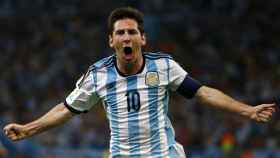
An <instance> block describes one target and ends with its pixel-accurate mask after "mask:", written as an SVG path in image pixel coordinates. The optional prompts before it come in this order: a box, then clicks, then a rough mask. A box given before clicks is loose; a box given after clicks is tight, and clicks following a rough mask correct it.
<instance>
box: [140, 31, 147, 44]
mask: <svg viewBox="0 0 280 158" xmlns="http://www.w3.org/2000/svg"><path fill="white" fill-rule="evenodd" d="M141 38H142V46H145V45H146V34H145V33H143V34H142V37H141Z"/></svg>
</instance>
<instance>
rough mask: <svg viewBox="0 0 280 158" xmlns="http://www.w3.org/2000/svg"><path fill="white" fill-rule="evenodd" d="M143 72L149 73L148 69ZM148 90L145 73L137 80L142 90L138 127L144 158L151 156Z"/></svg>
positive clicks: (141, 151) (138, 87) (138, 86)
mask: <svg viewBox="0 0 280 158" xmlns="http://www.w3.org/2000/svg"><path fill="white" fill-rule="evenodd" d="M143 72H147V68H146V67H144V70H143ZM143 88H146V84H145V73H142V74H139V77H138V78H137V89H140V92H141V93H140V105H141V109H140V111H139V115H138V120H139V121H138V125H139V133H140V134H141V135H140V136H139V137H140V141H139V143H140V153H141V157H142V158H147V157H149V156H151V152H150V150H151V144H150V140H151V136H150V129H151V128H150V124H149V117H150V116H149V103H148V99H149V97H148V91H147V90H143Z"/></svg>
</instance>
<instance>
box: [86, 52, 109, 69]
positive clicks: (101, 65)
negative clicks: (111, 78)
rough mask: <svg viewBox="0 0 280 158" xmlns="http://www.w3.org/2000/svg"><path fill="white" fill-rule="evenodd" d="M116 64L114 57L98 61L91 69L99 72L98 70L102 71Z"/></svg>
mask: <svg viewBox="0 0 280 158" xmlns="http://www.w3.org/2000/svg"><path fill="white" fill-rule="evenodd" d="M113 64H114V55H111V56H108V57H105V58H102V59H100V60H98V61H97V62H95V63H94V64H92V65H91V66H90V67H89V69H90V70H97V69H101V68H104V67H108V66H111V65H113Z"/></svg>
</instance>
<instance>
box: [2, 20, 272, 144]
mask: <svg viewBox="0 0 280 158" xmlns="http://www.w3.org/2000/svg"><path fill="white" fill-rule="evenodd" d="M145 44H146V38H145V35H144V34H141V33H140V31H139V29H138V24H137V22H136V21H135V20H133V19H121V20H118V21H116V22H115V24H114V30H113V32H112V34H111V35H109V46H110V47H111V48H113V49H114V50H115V52H116V58H117V66H118V69H119V70H120V71H121V72H122V73H124V74H126V75H133V74H136V73H137V72H138V71H139V70H140V69H141V66H142V64H143V56H142V50H141V48H142V46H144V45H145ZM124 47H131V48H132V54H130V55H125V54H124V52H123V48H124ZM195 98H197V100H198V101H199V102H200V103H202V104H204V105H207V106H212V107H215V108H219V109H224V110H227V111H231V112H234V113H237V114H239V115H242V116H245V117H246V118H249V119H252V120H254V121H257V122H268V121H269V120H270V119H271V117H272V115H273V113H274V112H275V104H274V103H273V104H260V105H257V106H250V105H247V104H244V103H242V102H239V101H236V100H234V99H233V98H231V97H229V96H228V95H226V94H224V93H223V92H221V91H219V90H217V89H214V88H210V87H207V86H202V87H201V88H199V89H198V91H197V93H196V95H195ZM73 116H74V114H73V113H71V112H70V111H69V110H68V109H67V108H66V106H64V105H63V103H60V104H58V105H56V106H55V107H53V108H52V109H51V110H50V111H49V112H47V113H46V114H45V115H43V116H42V117H40V118H38V119H37V120H35V121H32V122H30V123H27V124H16V123H11V124H8V125H7V126H5V127H4V133H5V134H6V135H7V137H9V138H10V139H11V140H13V141H17V140H21V139H25V138H27V137H30V136H32V135H35V134H38V133H41V132H43V131H46V130H48V129H50V128H53V127H56V126H59V125H61V124H63V123H65V122H66V121H68V120H70V119H71V118H72V117H73Z"/></svg>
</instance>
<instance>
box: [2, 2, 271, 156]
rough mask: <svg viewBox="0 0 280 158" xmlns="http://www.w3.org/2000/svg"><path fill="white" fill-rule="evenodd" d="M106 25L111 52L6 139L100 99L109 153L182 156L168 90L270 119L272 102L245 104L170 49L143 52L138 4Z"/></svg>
mask: <svg viewBox="0 0 280 158" xmlns="http://www.w3.org/2000/svg"><path fill="white" fill-rule="evenodd" d="M108 27H109V45H110V47H111V48H113V49H114V51H115V54H114V55H112V56H109V57H106V58H104V59H102V60H100V61H98V62H96V63H95V64H93V65H92V66H90V67H89V69H88V71H87V72H86V73H85V74H84V75H83V76H82V77H81V78H80V79H79V80H78V81H77V83H76V88H75V89H74V90H73V91H72V93H71V94H70V95H69V96H68V97H67V98H66V99H65V102H64V103H60V104H58V105H56V106H55V107H54V108H52V109H51V110H50V111H49V112H47V113H46V114H45V115H43V116H42V117H40V118H39V119H37V120H35V121H32V122H30V123H27V124H24V125H21V124H15V123H12V124H9V125H7V126H6V127H4V131H5V134H6V135H7V136H8V137H9V138H10V139H12V140H14V141H17V140H21V139H24V138H27V137H30V136H32V135H35V134H38V133H41V132H43V131H46V130H47V129H50V128H52V127H55V126H58V125H60V124H62V123H64V122H66V121H68V120H69V119H70V118H72V117H73V116H75V114H80V113H85V112H87V111H88V110H90V109H91V108H92V107H93V106H94V105H95V104H96V103H97V102H98V101H102V102H103V105H104V109H105V110H106V113H107V117H108V120H109V122H110V130H111V140H110V157H113V158H118V157H140V156H141V157H153V158H155V157H164V158H184V157H185V153H184V150H183V148H182V146H181V145H180V144H178V143H177V142H176V141H175V136H174V130H173V128H172V125H171V123H170V121H169V118H168V116H167V109H168V100H169V93H170V92H171V91H176V92H178V93H180V94H181V95H183V96H185V97H186V98H193V97H195V98H197V100H198V101H199V102H201V103H203V104H205V105H209V106H213V107H217V108H221V109H225V110H228V111H231V112H235V113H237V114H239V115H242V116H245V117H247V118H250V119H252V120H255V121H257V122H267V121H269V119H270V118H271V117H272V114H273V113H274V112H275V104H261V105H258V106H250V105H246V104H244V103H241V102H238V101H236V100H234V99H233V98H231V97H229V96H227V95H225V94H224V93H222V92H221V91H219V90H216V89H213V88H210V87H207V86H205V85H202V84H201V83H199V82H198V81H196V80H194V79H193V78H191V77H190V76H189V75H188V73H187V72H186V71H185V70H184V69H182V68H181V67H180V65H179V64H178V63H176V62H175V61H174V60H173V59H172V57H171V56H170V55H167V54H163V53H149V52H142V47H143V46H144V45H145V44H146V37H145V32H144V27H143V15H142V13H141V12H139V11H138V10H136V9H133V8H129V7H128V8H117V9H115V10H114V11H113V12H112V13H111V15H110V16H109V18H108Z"/></svg>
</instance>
